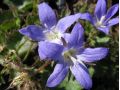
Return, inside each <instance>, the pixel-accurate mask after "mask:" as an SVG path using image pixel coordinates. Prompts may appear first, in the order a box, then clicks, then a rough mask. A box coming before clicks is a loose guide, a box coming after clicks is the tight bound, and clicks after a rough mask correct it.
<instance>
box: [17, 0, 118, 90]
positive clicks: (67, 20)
mask: <svg viewBox="0 0 120 90" xmlns="http://www.w3.org/2000/svg"><path fill="white" fill-rule="evenodd" d="M117 10H118V5H114V6H113V7H111V8H110V10H108V12H107V14H106V2H105V0H98V2H97V6H96V9H95V14H94V17H92V16H91V15H90V14H89V13H84V14H81V13H77V14H74V15H69V16H66V17H64V18H62V19H60V20H59V21H58V22H57V18H56V14H55V12H54V11H53V10H52V8H51V7H50V6H49V5H48V4H46V3H41V4H40V5H38V13H39V18H40V21H41V22H42V26H36V25H29V26H27V27H25V28H22V29H20V30H19V32H20V33H21V34H23V35H25V36H27V37H29V38H31V39H32V40H34V41H37V42H38V53H39V56H40V59H41V60H46V59H48V58H50V59H51V60H54V61H56V62H57V65H56V66H55V69H54V71H53V73H52V74H51V75H50V77H49V78H48V81H47V86H48V87H55V86H57V85H58V84H60V83H61V82H62V81H63V80H64V78H65V77H66V75H67V73H68V71H69V70H70V71H71V72H72V74H73V75H74V76H75V78H76V80H77V81H78V83H79V84H80V85H81V86H83V87H84V88H85V89H90V88H91V87H92V80H91V77H90V75H89V71H88V69H87V67H86V66H85V64H84V63H91V62H95V61H99V60H101V59H103V58H104V57H105V56H106V55H107V53H108V49H107V48H104V47H97V48H85V47H84V45H83V44H84V29H83V27H82V25H81V24H80V23H78V22H77V21H78V20H79V19H85V20H88V21H90V22H91V23H92V24H93V25H94V26H95V27H96V28H97V29H98V30H101V31H103V32H104V33H106V34H108V32H109V28H110V27H111V26H112V25H115V24H117V23H118V17H117V18H114V19H111V20H110V18H111V17H112V16H113V15H114V14H115V13H116V12H117ZM75 22H77V23H76V24H75V26H74V27H73V30H72V31H71V33H67V32H66V30H67V29H68V28H69V27H70V26H71V25H72V24H74V23H75Z"/></svg>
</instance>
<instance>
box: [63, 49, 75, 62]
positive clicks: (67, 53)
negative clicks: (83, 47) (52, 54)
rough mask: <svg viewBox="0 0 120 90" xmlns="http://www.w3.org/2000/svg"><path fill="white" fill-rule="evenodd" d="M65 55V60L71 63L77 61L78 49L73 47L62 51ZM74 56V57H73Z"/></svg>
mask: <svg viewBox="0 0 120 90" xmlns="http://www.w3.org/2000/svg"><path fill="white" fill-rule="evenodd" d="M62 55H63V57H64V60H65V62H67V63H69V64H73V62H75V60H76V59H75V57H76V56H75V55H76V50H75V49H73V48H71V49H69V50H67V51H64V52H63V53H62ZM73 58H74V59H73Z"/></svg>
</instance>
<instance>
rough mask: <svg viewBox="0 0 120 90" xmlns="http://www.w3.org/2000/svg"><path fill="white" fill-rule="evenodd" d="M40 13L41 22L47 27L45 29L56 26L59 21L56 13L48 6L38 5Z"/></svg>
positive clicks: (44, 4)
mask: <svg viewBox="0 0 120 90" xmlns="http://www.w3.org/2000/svg"><path fill="white" fill-rule="evenodd" d="M38 12H39V18H40V21H41V22H42V23H43V25H45V27H46V26H47V27H48V28H51V27H52V26H54V25H55V24H56V22H57V20H56V15H55V12H54V11H53V10H52V8H51V7H50V6H49V5H48V4H46V3H42V4H40V5H38Z"/></svg>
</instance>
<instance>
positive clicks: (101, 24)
mask: <svg viewBox="0 0 120 90" xmlns="http://www.w3.org/2000/svg"><path fill="white" fill-rule="evenodd" d="M104 20H105V16H102V17H101V19H100V20H98V18H97V23H96V27H105V26H104V24H103V22H104Z"/></svg>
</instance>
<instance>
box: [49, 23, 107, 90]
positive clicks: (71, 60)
mask: <svg viewBox="0 0 120 90" xmlns="http://www.w3.org/2000/svg"><path fill="white" fill-rule="evenodd" d="M83 34H84V29H83V28H82V26H81V25H80V24H79V23H77V24H76V25H75V26H74V28H73V30H72V32H71V33H66V34H65V35H64V39H65V41H66V42H64V43H66V44H64V47H63V48H64V49H63V51H62V52H61V56H60V57H58V58H60V59H61V60H62V61H63V62H61V63H58V64H57V65H56V66H55V69H54V71H53V73H52V74H51V75H50V77H49V78H48V81H47V86H48V87H55V86H57V85H58V84H60V83H61V82H62V81H63V80H64V78H65V77H66V75H67V73H68V71H69V69H70V71H71V72H72V74H73V75H74V76H75V78H76V80H77V81H78V83H79V84H80V85H81V86H82V87H84V88H85V89H90V88H91V87H92V80H91V77H90V75H89V71H88V69H87V67H86V66H85V64H84V62H86V63H91V62H95V61H99V60H101V59H103V58H104V57H105V56H106V55H107V53H108V49H107V48H103V47H99V48H84V47H83V43H84V37H83Z"/></svg>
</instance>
